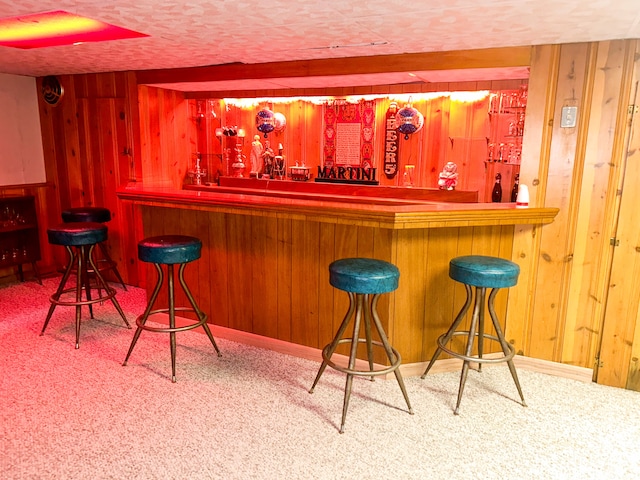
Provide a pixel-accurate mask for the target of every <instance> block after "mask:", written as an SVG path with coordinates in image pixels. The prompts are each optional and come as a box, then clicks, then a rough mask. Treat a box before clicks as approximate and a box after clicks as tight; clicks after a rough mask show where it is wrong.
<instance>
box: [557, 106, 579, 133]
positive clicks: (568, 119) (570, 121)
mask: <svg viewBox="0 0 640 480" xmlns="http://www.w3.org/2000/svg"><path fill="white" fill-rule="evenodd" d="M577 117H578V107H562V118H561V119H560V126H561V127H562V128H573V127H575V126H576V119H577Z"/></svg>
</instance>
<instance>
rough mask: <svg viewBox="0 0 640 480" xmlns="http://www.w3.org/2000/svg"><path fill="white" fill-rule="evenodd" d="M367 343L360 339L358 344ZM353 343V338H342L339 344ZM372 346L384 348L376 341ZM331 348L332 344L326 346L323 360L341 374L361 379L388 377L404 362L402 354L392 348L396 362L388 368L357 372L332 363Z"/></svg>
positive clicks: (323, 351)
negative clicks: (329, 353) (388, 374)
mask: <svg viewBox="0 0 640 480" xmlns="http://www.w3.org/2000/svg"><path fill="white" fill-rule="evenodd" d="M366 341H367V340H366V339H365V338H359V339H358V343H366ZM352 342H353V339H352V338H342V339H340V340H339V341H338V344H344V343H348V344H351V343H352ZM371 345H374V346H377V347H382V348H384V345H383V344H382V342H377V341H375V340H372V341H371ZM330 347H331V344H329V345H326V346H325V347H324V348H323V349H322V359H323V360H324V361H325V362H326V364H327V365H328V366H330V367H331V368H333V369H335V370H338V371H339V372H342V373H347V374H349V375H356V376H361V377H372V376H378V375H386V374H387V373H391V372H393V371H394V370H396V369H397V368H398V367H399V366H400V363H401V362H402V359H401V358H400V353H399V352H398V351H397V350H396V349H395V348H393V347H391V351H392V352H393V355H394V356H395V358H396V360H395V362H393V363H392V364H391V365H389V366H388V367H386V368H381V369H378V370H355V369H351V368H348V367H342V366H340V365H336V364H335V363H334V362H332V361H331V359H330V358H329V356H328V353H327V352H328V350H329V348H330Z"/></svg>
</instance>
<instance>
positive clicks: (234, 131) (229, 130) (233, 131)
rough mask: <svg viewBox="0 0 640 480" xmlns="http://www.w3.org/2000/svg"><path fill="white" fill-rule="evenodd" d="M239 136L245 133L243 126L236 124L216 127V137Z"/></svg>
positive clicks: (243, 135)
mask: <svg viewBox="0 0 640 480" xmlns="http://www.w3.org/2000/svg"><path fill="white" fill-rule="evenodd" d="M223 135H224V136H225V137H240V138H244V137H245V135H246V133H245V131H244V128H238V127H237V125H236V126H233V127H220V128H216V137H222V136H223Z"/></svg>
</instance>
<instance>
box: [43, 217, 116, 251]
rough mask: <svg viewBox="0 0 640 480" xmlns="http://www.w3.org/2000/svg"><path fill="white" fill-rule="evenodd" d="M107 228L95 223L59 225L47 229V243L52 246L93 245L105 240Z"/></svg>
mask: <svg viewBox="0 0 640 480" xmlns="http://www.w3.org/2000/svg"><path fill="white" fill-rule="evenodd" d="M107 231H108V229H107V226H106V225H103V224H102V223H95V222H72V223H61V224H60V225H57V226H55V227H52V228H49V229H47V236H48V237H49V243H51V244H53V245H65V246H68V247H71V246H81V245H94V244H96V243H100V242H104V241H105V240H106V239H107Z"/></svg>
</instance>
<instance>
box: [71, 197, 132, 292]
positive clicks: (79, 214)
mask: <svg viewBox="0 0 640 480" xmlns="http://www.w3.org/2000/svg"><path fill="white" fill-rule="evenodd" d="M62 221H63V222H65V223H68V222H96V223H107V222H109V221H111V212H110V211H109V209H108V208H102V207H77V208H68V209H66V210H63V212H62ZM98 248H100V252H101V254H102V258H100V259H98V260H97V261H96V264H97V265H98V267H99V269H100V271H101V272H104V271H107V270H111V271H112V272H113V274H114V275H115V276H116V278H117V279H118V282H120V284H122V288H123V289H124V290H125V291H126V290H127V286H126V285H125V284H124V280H122V277H121V276H120V272H119V271H118V265H117V263H116V262H115V261H113V259H112V258H111V256H110V255H109V252H108V250H107V247H106V245H105V244H104V242H100V243H98Z"/></svg>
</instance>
